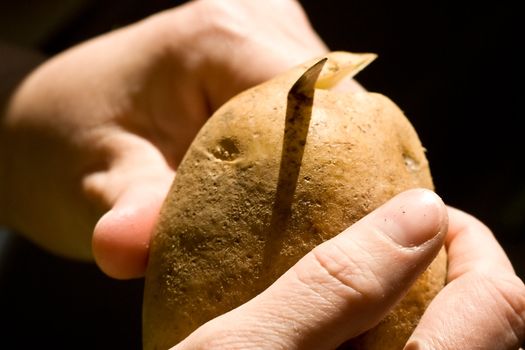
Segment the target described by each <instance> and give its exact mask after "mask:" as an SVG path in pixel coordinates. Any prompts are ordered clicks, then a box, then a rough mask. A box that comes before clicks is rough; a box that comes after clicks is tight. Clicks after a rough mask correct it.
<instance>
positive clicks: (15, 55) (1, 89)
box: [0, 41, 45, 115]
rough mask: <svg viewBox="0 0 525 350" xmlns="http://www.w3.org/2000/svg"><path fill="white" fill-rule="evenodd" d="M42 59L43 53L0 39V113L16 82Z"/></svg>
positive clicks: (0, 113) (2, 111) (16, 84)
mask: <svg viewBox="0 0 525 350" xmlns="http://www.w3.org/2000/svg"><path fill="white" fill-rule="evenodd" d="M44 60H45V57H44V55H42V54H40V53H38V52H35V51H31V50H28V49H23V48H18V47H15V46H11V45H8V44H6V43H3V42H1V41H0V115H2V114H3V113H4V108H5V107H6V103H7V101H8V99H9V96H11V94H12V93H13V91H14V90H15V88H16V87H17V86H18V84H19V83H20V82H21V81H22V80H23V79H24V77H25V76H26V75H27V74H29V72H31V71H32V70H33V69H34V68H35V67H36V66H38V65H39V64H40V63H42V62H43V61H44Z"/></svg>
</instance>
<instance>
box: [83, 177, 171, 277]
mask: <svg viewBox="0 0 525 350" xmlns="http://www.w3.org/2000/svg"><path fill="white" fill-rule="evenodd" d="M165 196H166V190H159V188H158V186H148V185H138V186H130V187H129V188H128V189H127V190H126V191H125V192H124V193H123V194H122V195H121V196H120V197H119V198H118V200H117V202H116V203H115V205H114V207H113V208H112V209H111V210H109V211H108V212H107V213H106V214H105V215H104V216H102V218H101V219H100V220H99V221H98V223H97V225H96V226H95V229H94V231H93V239H92V248H93V254H94V256H95V261H96V263H97V265H98V266H99V268H100V269H101V270H102V271H103V272H104V273H106V274H107V275H109V276H110V277H113V278H118V279H128V278H137V277H141V276H143V275H144V272H145V270H146V265H147V259H148V250H149V242H150V239H151V234H152V232H153V228H154V226H155V222H156V220H157V217H158V215H159V211H160V207H161V205H162V202H163V200H164V197H165Z"/></svg>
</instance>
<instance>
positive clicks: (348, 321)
mask: <svg viewBox="0 0 525 350" xmlns="http://www.w3.org/2000/svg"><path fill="white" fill-rule="evenodd" d="M446 226H447V214H446V209H445V206H444V204H443V203H442V202H441V200H440V199H439V197H438V196H437V195H435V194H434V193H433V192H431V191H428V190H411V191H408V192H405V193H402V194H400V195H398V196H396V197H395V198H394V199H392V200H391V201H389V202H388V203H386V204H385V205H383V206H382V207H380V208H379V209H377V210H376V211H374V212H373V213H371V214H369V215H368V216H366V217H365V218H363V219H362V220H360V221H359V222H357V223H356V224H355V225H353V226H351V227H350V228H348V229H347V230H345V231H344V232H343V233H341V234H340V235H338V236H337V237H335V238H333V239H331V240H329V241H327V242H325V243H323V244H321V245H320V246H318V247H317V248H315V249H314V250H313V251H312V252H311V253H309V254H307V255H306V256H305V257H304V258H303V259H301V260H300V261H299V262H298V263H297V264H296V265H295V266H294V267H293V268H291V269H290V270H289V271H288V272H286V273H285V274H284V275H283V276H282V277H281V278H280V279H278V280H277V281H276V282H275V283H274V284H273V285H272V286H271V287H269V288H268V289H267V290H266V291H265V292H263V293H262V294H260V295H259V296H257V297H256V298H254V299H252V300H251V301H250V302H248V303H246V304H244V305H242V306H241V307H239V308H237V309H235V310H233V311H232V312H229V313H227V314H224V315H222V316H220V317H218V318H216V319H214V320H212V321H210V322H208V323H207V324H205V325H204V326H202V327H201V328H199V329H198V330H197V331H196V332H194V333H193V334H192V335H190V336H189V337H188V338H187V339H186V340H185V341H183V342H182V343H181V344H179V345H178V346H177V347H175V349H186V348H200V346H204V347H205V348H213V347H214V346H215V347H216V348H222V347H224V348H228V349H237V348H251V347H257V348H279V349H292V348H294V349H295V348H308V349H333V348H335V347H337V346H338V345H340V344H341V343H343V342H344V341H345V340H347V339H349V338H352V337H355V336H357V335H358V334H360V333H362V332H364V331H366V330H368V329H370V328H372V327H373V326H374V325H376V324H377V323H378V322H379V321H380V320H381V319H382V318H383V317H384V316H385V314H386V313H387V312H388V311H389V309H390V308H391V307H392V306H393V305H394V304H395V303H396V302H397V301H398V300H399V299H400V298H401V297H402V296H403V295H404V293H405V292H406V291H407V289H408V288H409V287H410V285H411V284H412V283H413V281H414V280H415V279H416V278H417V276H418V275H419V274H420V273H421V272H422V271H423V270H424V269H425V268H426V267H427V266H428V264H430V262H431V261H432V260H433V259H434V257H435V256H436V254H437V253H438V251H439V249H440V247H441V245H442V242H443V238H444V233H445V232H446ZM393 271H395V273H392V272H393Z"/></svg>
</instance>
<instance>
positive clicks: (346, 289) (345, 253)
mask: <svg viewBox="0 0 525 350" xmlns="http://www.w3.org/2000/svg"><path fill="white" fill-rule="evenodd" d="M352 244H353V245H354V249H352V250H351V251H349V250H347V249H344V247H342V246H341V245H340V244H338V243H337V241H329V242H328V244H325V245H321V246H318V247H317V248H315V249H314V250H312V256H313V259H314V261H315V264H316V265H317V266H318V272H317V276H316V279H317V282H318V283H319V284H322V285H323V286H324V287H325V288H330V289H331V290H332V292H334V293H336V294H338V295H339V296H340V297H347V296H348V295H349V294H350V295H353V296H359V297H360V298H365V299H367V300H368V301H370V302H373V300H377V299H381V298H383V297H384V295H385V294H386V289H387V288H386V287H385V285H384V283H383V278H382V276H381V275H380V274H379V273H378V272H377V266H375V265H374V261H376V259H374V257H373V256H371V254H370V253H369V252H368V251H367V250H366V249H359V247H355V245H356V244H357V242H353V243H352ZM355 248H358V249H359V254H352V253H355Z"/></svg>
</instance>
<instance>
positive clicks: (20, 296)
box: [0, 0, 525, 349]
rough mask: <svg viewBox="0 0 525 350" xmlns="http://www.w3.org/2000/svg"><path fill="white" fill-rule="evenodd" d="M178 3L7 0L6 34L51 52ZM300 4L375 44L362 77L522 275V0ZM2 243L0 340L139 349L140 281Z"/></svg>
mask: <svg viewBox="0 0 525 350" xmlns="http://www.w3.org/2000/svg"><path fill="white" fill-rule="evenodd" d="M180 2H181V1H162V0H153V1H148V2H145V1H138V0H133V1H132V0H128V1H124V0H116V1H111V2H105V1H100V0H97V1H95V0H93V1H81V0H61V1H58V0H48V1H25V2H23V4H22V3H21V2H20V1H18V2H14V1H10V2H8V1H3V0H0V41H5V42H8V43H11V44H14V45H18V46H24V47H28V48H31V49H34V50H38V51H40V52H42V53H43V54H45V55H48V56H50V55H53V54H55V53H57V52H60V51H62V50H64V49H66V48H68V47H69V46H71V45H73V44H75V43H78V42H80V41H83V40H85V39H88V38H90V37H93V36H95V35H98V34H102V33H105V32H107V31H109V30H112V29H114V28H117V27H120V26H123V25H126V24H128V23H131V22H134V21H136V20H139V19H141V18H143V17H145V16H147V15H149V14H152V13H154V12H156V11H159V10H162V9H165V8H169V7H172V6H173V5H176V4H178V3H180ZM302 3H303V6H304V7H305V9H306V12H307V13H308V15H309V17H310V20H311V22H312V24H313V26H314V28H316V30H317V31H318V32H319V34H320V36H321V37H322V38H323V39H324V40H325V41H326V42H327V44H328V45H329V47H330V48H331V49H333V50H347V51H354V52H375V53H377V54H379V58H378V59H377V60H376V61H375V62H374V63H372V65H370V66H369V67H368V68H367V69H366V70H364V71H363V72H362V73H360V74H359V76H358V80H359V81H360V82H361V83H362V84H363V85H364V86H365V87H366V88H367V89H369V90H371V91H376V92H381V93H383V94H385V95H387V96H389V97H390V98H391V99H392V100H394V101H395V102H396V103H397V104H398V105H399V106H400V107H401V108H402V109H403V110H404V111H405V114H406V115H407V116H408V118H409V119H410V120H411V121H412V123H413V124H414V126H415V128H416V130H417V131H418V133H419V136H420V138H421V140H422V142H423V144H424V146H425V147H426V148H427V150H428V152H427V156H428V159H429V161H430V166H431V169H432V173H433V176H434V181H435V185H436V190H437V192H438V193H439V194H440V195H441V196H442V197H443V198H444V199H445V200H446V201H447V202H448V203H449V204H451V205H453V206H456V207H459V208H461V209H464V210H466V211H468V212H470V213H472V214H474V215H476V216H477V217H479V218H480V219H482V221H484V222H485V223H486V224H487V225H488V226H489V227H491V228H492V229H493V231H494V232H495V233H496V236H497V238H498V239H499V241H500V242H501V244H502V245H503V246H504V248H505V250H506V251H507V253H508V254H509V256H510V257H511V259H512V261H513V264H514V266H515V268H516V270H517V271H518V274H519V275H520V277H521V278H522V279H523V278H524V277H525V264H524V261H525V258H524V257H523V255H524V253H525V235H524V232H525V231H524V230H525V177H524V176H523V160H524V156H523V155H522V153H523V150H524V149H525V148H524V143H523V139H524V136H523V131H524V129H523V127H522V124H523V123H522V122H520V119H522V118H523V116H524V115H523V112H522V109H521V108H520V103H522V101H523V95H524V88H523V84H522V82H523V80H524V78H525V76H524V69H523V66H522V65H523V62H525V60H524V57H523V54H522V53H520V51H522V47H521V46H522V45H523V42H524V40H523V38H524V34H525V33H524V30H523V25H522V23H523V19H522V18H521V15H520V14H521V12H520V11H518V8H517V5H512V4H511V3H510V2H505V1H499V2H497V3H493V2H481V1H476V2H473V1H472V2H470V1H454V2H452V1H439V2H438V1H403V2H399V1H387V0H383V1H377V0H368V1H344V0H339V1H322V2H321V1H303V2H302ZM483 3H486V5H484V4H483ZM0 64H1V57H0ZM2 242H3V243H2ZM0 249H2V252H0V253H2V254H1V256H0V339H1V340H0V341H1V342H2V343H0V344H1V345H0V348H6V349H11V348H18V349H25V348H29V347H33V346H38V345H44V346H47V345H50V346H52V347H53V348H77V349H84V348H85V349H115V348H117V349H139V348H140V344H141V341H140V336H141V335H140V328H141V326H140V318H141V316H140V312H141V311H140V309H141V298H142V280H135V281H126V282H123V281H114V280H111V279H109V278H106V277H105V276H104V275H102V273H101V272H99V271H98V270H97V268H96V267H95V266H93V265H89V264H81V263H76V262H71V261H67V260H63V259H60V258H57V257H54V256H51V255H49V254H47V253H45V252H42V251H41V250H39V249H38V248H35V247H34V246H32V245H31V244H29V243H27V242H26V241H24V240H23V239H21V238H19V237H17V236H14V235H13V234H9V233H4V232H1V231H0Z"/></svg>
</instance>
